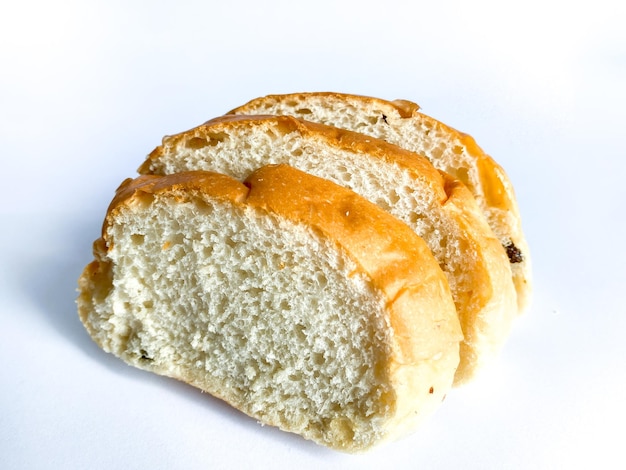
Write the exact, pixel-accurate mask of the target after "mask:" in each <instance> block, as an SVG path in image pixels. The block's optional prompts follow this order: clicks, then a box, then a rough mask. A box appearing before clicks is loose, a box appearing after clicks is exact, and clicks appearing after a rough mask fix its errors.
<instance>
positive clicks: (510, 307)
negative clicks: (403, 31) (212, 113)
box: [139, 115, 516, 385]
mask: <svg viewBox="0 0 626 470" xmlns="http://www.w3.org/2000/svg"><path fill="white" fill-rule="evenodd" d="M246 127H249V128H255V129H263V131H264V132H267V133H276V132H281V133H283V134H289V133H297V134H299V136H300V138H301V141H302V142H307V141H316V142H321V143H322V145H323V146H324V147H325V148H328V149H331V151H332V150H335V151H337V152H339V151H347V152H351V153H355V154H358V155H359V156H360V157H361V158H364V159H368V160H367V161H369V162H371V165H372V166H376V165H378V164H379V162H385V163H387V164H391V165H393V166H394V167H398V168H401V169H402V171H406V172H407V173H408V174H410V175H411V178H412V179H413V180H414V181H415V183H416V184H417V182H418V181H419V182H420V185H426V187H425V188H424V190H425V191H428V193H429V194H430V195H431V196H432V200H433V201H435V203H436V204H438V205H440V207H441V209H442V211H443V213H444V214H445V216H446V217H447V218H448V220H449V221H450V222H451V223H454V224H455V226H456V227H458V230H459V232H460V236H459V238H460V239H461V240H462V242H463V243H464V251H465V252H464V253H463V254H462V256H463V257H464V259H465V262H464V266H462V267H461V268H460V269H462V271H463V272H462V273H461V275H462V276H466V277H470V278H471V279H472V282H471V289H469V290H468V291H464V292H456V291H455V301H456V305H457V311H458V315H459V318H460V320H461V325H462V327H463V330H464V333H465V340H464V342H463V345H462V347H461V348H462V359H461V365H460V366H459V368H458V370H457V377H456V384H457V385H459V384H462V383H465V382H468V381H469V380H470V379H471V378H473V377H474V376H475V374H476V373H477V371H479V370H480V369H481V368H482V366H484V365H485V364H487V363H488V362H489V361H490V360H491V359H492V357H493V356H494V355H495V354H496V353H497V352H498V351H499V350H500V348H501V347H502V345H503V343H504V341H505V340H506V338H507V337H508V334H509V330H510V325H511V321H512V319H513V317H514V316H515V314H516V306H515V299H516V297H515V289H514V286H513V283H512V276H511V271H510V266H509V263H508V260H507V258H506V254H505V253H504V250H503V248H502V246H501V245H500V243H499V242H498V240H497V239H496V238H495V237H494V235H493V232H492V230H491V229H490V228H489V226H488V224H487V223H486V221H485V218H484V216H483V214H482V212H481V210H480V208H479V207H478V206H477V204H476V201H475V199H474V198H473V196H472V195H471V193H470V192H469V191H468V190H467V188H466V187H465V186H464V185H463V184H462V183H461V182H460V181H458V180H456V179H455V178H453V177H452V176H450V175H448V174H446V173H444V172H441V171H440V170H437V169H435V167H433V165H432V164H431V163H430V162H429V161H428V160H427V159H426V158H424V157H422V156H420V155H417V154H415V153H414V152H410V151H408V150H406V149H403V148H401V147H399V146H397V145H393V144H390V143H388V142H385V141H383V140H380V139H376V138H373V137H370V136H367V135H364V134H360V133H357V132H352V131H348V130H345V129H340V128H336V127H331V126H326V125H323V124H318V123H313V122H309V121H303V120H300V119H297V118H295V117H292V116H276V115H256V116H246V115H227V116H222V117H218V118H215V119H212V120H210V121H208V122H206V123H205V124H203V125H201V126H198V127H196V128H194V129H191V130H189V131H186V132H183V133H180V134H176V135H173V136H168V137H165V138H164V139H163V143H162V145H161V146H159V147H157V148H156V149H155V150H154V151H153V152H152V153H151V154H150V155H149V156H148V158H147V160H146V161H145V162H144V163H143V164H142V165H141V167H140V168H139V172H140V173H150V172H154V173H157V174H160V173H162V172H163V171H164V169H163V167H162V165H161V162H160V159H161V158H162V157H163V156H164V155H165V154H168V153H171V152H174V153H175V152H176V149H177V148H179V147H181V148H184V147H186V146H188V145H189V144H190V143H193V142H202V145H213V142H211V139H212V138H215V139H221V138H222V136H224V135H229V133H230V132H231V131H233V129H237V128H246ZM301 158H302V159H304V160H306V156H303V157H301ZM207 163H208V164H209V167H210V162H207ZM318 176H325V175H318ZM326 177H327V176H326ZM420 187H421V186H420ZM426 188H427V189H426ZM440 261H441V260H440ZM450 272H452V271H450ZM452 275H454V276H456V274H452Z"/></svg>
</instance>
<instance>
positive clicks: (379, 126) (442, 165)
mask: <svg viewBox="0 0 626 470" xmlns="http://www.w3.org/2000/svg"><path fill="white" fill-rule="evenodd" d="M230 113H231V114H284V115H293V116H296V117H298V118H301V119H306V120H308V121H313V122H319V123H323V124H328V125H332V126H336V127H340V128H344V129H349V130H353V131H357V132H361V133H363V134H366V135H370V136H373V137H377V138H380V139H383V140H386V141H388V142H391V143H393V144H396V145H399V146H401V147H404V148H406V149H408V150H411V151H413V152H416V153H419V154H420V155H424V156H425V157H427V158H428V159H429V160H430V161H431V162H432V163H433V165H434V166H435V167H436V168H438V169H440V170H442V171H445V172H447V173H449V174H451V175H453V176H454V177H456V178H458V179H459V180H461V181H462V182H463V183H464V184H465V185H466V186H467V187H468V188H469V190H470V191H471V192H472V194H473V195H474V197H475V198H476V200H477V202H478V204H479V206H480V208H481V209H482V211H483V213H484V214H485V216H486V217H487V221H488V223H489V225H490V227H491V229H492V230H493V231H494V233H495V234H496V236H497V237H498V239H499V240H500V243H501V244H502V245H503V246H504V247H505V249H506V252H507V254H508V257H509V260H510V263H511V271H512V275H513V280H514V283H515V288H516V291H517V304H518V310H519V312H520V313H521V312H523V311H524V310H525V309H526V308H527V307H528V305H529V303H530V300H531V296H532V279H531V277H532V273H531V261H530V252H529V249H528V244H527V242H526V239H525V237H524V234H523V231H522V226H521V220H520V214H519V209H518V205H517V201H516V198H515V193H514V190H513V186H512V184H511V182H510V180H509V178H508V176H507V175H506V173H505V172H504V170H503V169H502V168H501V167H500V165H498V164H497V163H496V162H495V161H494V160H493V159H492V158H491V157H490V156H488V155H487V154H485V152H484V151H483V150H482V149H481V148H480V147H479V146H478V145H477V144H476V142H475V140H474V139H473V138H472V137H471V136H469V135H467V134H464V133H461V132H458V131H457V130H455V129H453V128H451V127H449V126H447V125H445V124H443V123H442V122H439V121H437V120H436V119H433V118H432V117H430V116H428V115H425V114H423V113H421V112H420V111H419V106H418V105H417V104H415V103H412V102H410V101H406V100H395V101H386V100H382V99H378V98H372V97H365V96H358V95H350V94H342V93H329V92H314V93H291V94H284V95H269V96H266V97H261V98H257V99H254V100H252V101H250V102H248V103H247V104H245V105H243V106H241V107H239V108H236V109H234V110H233V111H231V112H230Z"/></svg>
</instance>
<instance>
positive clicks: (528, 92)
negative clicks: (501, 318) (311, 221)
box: [0, 0, 626, 469]
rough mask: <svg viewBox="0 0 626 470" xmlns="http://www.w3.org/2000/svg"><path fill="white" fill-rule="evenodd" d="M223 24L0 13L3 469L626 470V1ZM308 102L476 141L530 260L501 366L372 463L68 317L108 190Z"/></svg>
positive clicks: (24, 8)
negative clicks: (520, 310)
mask: <svg viewBox="0 0 626 470" xmlns="http://www.w3.org/2000/svg"><path fill="white" fill-rule="evenodd" d="M210 3H211V2H202V1H197V2H191V1H184V0H178V1H176V2H171V3H169V4H165V3H162V2H148V1H146V2H125V1H110V0H108V1H91V2H80V1H61V2H44V1H21V2H3V6H2V14H1V15H0V63H1V64H2V70H3V71H2V73H0V159H1V162H2V175H3V182H2V186H1V189H0V191H1V198H0V200H1V206H0V218H1V220H2V227H3V228H2V229H1V230H0V263H1V264H0V315H1V316H0V320H1V326H0V360H1V361H2V375H1V378H0V407H1V409H0V467H2V468H6V469H33V468H48V469H49V468H52V469H61V468H62V469H83V468H90V469H101V468H125V469H139V468H150V469H173V468H184V469H195V468H299V469H307V468H436V469H445V468H463V469H471V468H477V469H490V468H493V469H512V468H513V469H518V468H519V469H552V468H566V469H574V468H602V469H606V468H626V467H625V464H626V462H625V458H624V453H623V443H622V441H623V426H622V424H623V423H624V422H626V405H625V404H624V403H625V402H624V396H626V346H625V344H626V342H625V341H624V339H623V336H624V331H625V329H626V307H625V305H624V302H623V301H622V298H623V296H624V290H625V289H626V282H625V281H626V276H625V275H624V269H625V266H626V256H625V254H624V253H625V251H626V250H625V249H624V240H625V239H626V223H625V222H624V219H625V215H626V210H625V208H624V206H625V203H626V190H625V185H624V182H623V181H624V176H623V175H624V173H625V172H626V163H625V162H626V155H625V154H626V150H625V148H626V147H625V146H624V144H623V142H622V140H623V136H624V125H625V124H626V111H625V110H626V85H625V84H626V35H625V33H624V28H623V24H622V23H623V14H622V13H621V11H622V8H619V2H608V1H607V2H605V1H595V2H584V3H583V2H558V1H552V0H542V1H536V0H531V1H526V2H521V3H519V2H518V3H507V2H495V1H494V2H488V1H474V2H463V1H458V2H428V5H426V6H417V5H418V3H419V2H408V1H407V2H398V1H390V0H387V1H384V2H370V1H358V2H356V1H355V2H335V1H328V0H320V1H317V2H311V3H306V4H301V3H297V2H291V1H289V2H287V1H283V2H280V1H271V0H270V1H266V2H253V1H240V2H237V1H236V0H233V1H229V2H220V3H217V4H215V5H213V6H212V7H210V6H208V5H209V4H210ZM300 5H306V6H300ZM508 5H512V6H510V7H509V6H508ZM309 90H333V91H346V92H352V93H360V94H366V95H374V96H380V97H383V98H389V99H394V98H406V99H410V100H413V101H417V102H418V103H420V104H421V106H422V107H423V109H424V110H425V112H426V113H428V114H430V115H432V116H434V117H436V118H438V119H441V120H443V121H445V122H447V123H449V124H451V125H453V126H454V127H457V128H458V129H460V130H463V131H466V132H468V133H470V134H472V135H473V136H474V137H475V138H476V139H477V141H478V143H479V144H480V145H481V146H482V147H483V148H484V149H485V150H486V151H487V152H488V153H490V154H491V155H492V156H494V157H495V158H496V159H497V160H498V161H499V162H500V163H501V164H502V165H503V166H504V168H505V169H506V170H507V172H508V173H509V176H510V177H511V179H512V180H513V182H514V183H515V186H516V190H517V195H518V198H519V203H520V206H521V210H522V213H523V220H524V227H525V230H526V233H527V236H528V239H529V242H530V245H531V248H532V254H533V256H534V268H535V273H534V274H535V284H536V294H535V301H534V304H533V307H532V310H531V311H530V312H529V313H528V315H526V316H525V317H524V318H522V319H520V321H519V322H518V323H517V325H516V328H515V330H514V332H513V334H512V337H511V339H510V341H509V342H508V344H507V346H506V349H505V351H504V352H503V354H502V357H501V359H500V361H499V362H498V363H497V364H495V365H494V367H493V369H491V370H490V371H488V372H487V373H485V374H484V375H483V376H482V377H481V378H480V379H479V380H477V381H476V382H474V383H473V384H472V385H470V386H467V387H465V388H462V389H459V390H455V391H454V392H453V393H451V394H450V395H449V396H448V398H447V400H446V402H445V403H444V404H443V406H442V407H441V409H440V410H439V412H438V413H437V414H436V415H435V416H433V418H432V419H431V420H430V421H429V422H428V423H427V424H426V425H425V426H424V427H422V428H421V429H420V430H419V431H418V432H417V433H416V434H414V435H413V436H410V437H408V438H406V439H404V440H402V441H399V442H397V443H394V444H390V445H386V446H383V447H381V448H379V449H377V450H375V451H374V452H372V453H370V454H367V455H365V456H348V455H343V454H338V453H334V452H331V451H328V450H325V449H323V448H320V447H317V446H315V445H314V444H311V443H308V442H305V441H303V440H301V439H299V438H298V437H295V436H291V435H288V434H285V433H282V432H280V431H277V430H275V429H270V428H267V427H265V428H262V427H260V426H259V425H257V424H256V423H255V422H254V421H253V420H251V419H248V418H246V417H245V416H242V415H241V414H239V413H237V412H235V411H233V410H232V409H230V408H229V407H227V406H226V405H224V404H222V403H220V402H218V401H217V400H215V399H212V398H210V397H208V396H206V395H203V394H200V393H198V392H197V391H196V390H194V389H192V388H191V387H187V386H185V385H183V384H180V383H177V382H173V381H171V380H167V379H163V378H160V377H157V376H153V375H150V374H147V373H144V372H141V371H137V370H134V369H131V368H129V367H127V366H125V365H123V364H122V363H121V362H119V361H118V360H116V359H115V358H113V357H112V356H109V355H106V354H104V353H103V352H101V351H100V350H99V349H98V348H97V347H96V346H95V345H94V344H93V343H92V342H91V340H90V339H89V338H88V336H87V334H86V332H85V331H84V329H83V327H82V325H81V324H80V322H79V321H78V319H77V316H76V311H75V306H74V297H75V291H74V290H75V285H76V278H77V277H78V275H79V273H80V270H81V269H82V267H83V265H85V264H86V263H87V262H89V261H90V259H91V242H92V240H93V239H95V238H96V237H97V236H98V234H99V229H100V223H101V220H102V216H103V215H104V210H105V209H106V206H107V204H108V202H109V200H110V197H111V196H112V192H113V190H114V189H115V187H117V185H118V184H119V183H120V182H121V181H122V179H124V178H126V177H128V176H132V175H133V174H134V172H135V169H136V167H137V166H138V165H139V164H140V163H141V161H142V160H143V158H144V156H145V155H146V154H147V153H148V152H149V151H150V150H152V148H153V147H154V146H156V145H157V144H158V143H159V142H160V138H161V137H162V136H163V135H164V134H168V133H174V132H177V131H181V130H184V129H187V128H189V127H192V126H194V125H197V124H200V123H201V122H203V121H204V120H206V119H209V118H211V117H214V116H216V115H219V114H221V113H223V112H226V111H228V110H229V109H231V108H233V107H235V106H237V105H239V104H242V103H243V102H245V101H247V100H249V99H251V98H254V97H256V96H260V95H264V94H268V93H281V92H290V91H309Z"/></svg>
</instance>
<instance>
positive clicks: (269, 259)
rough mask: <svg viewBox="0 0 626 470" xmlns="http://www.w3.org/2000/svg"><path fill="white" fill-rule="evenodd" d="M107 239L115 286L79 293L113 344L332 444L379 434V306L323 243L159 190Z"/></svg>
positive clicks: (355, 445) (384, 413)
mask: <svg viewBox="0 0 626 470" xmlns="http://www.w3.org/2000/svg"><path fill="white" fill-rule="evenodd" d="M277 234H281V236H277ZM107 237H108V238H107V239H108V240H110V241H112V243H111V245H112V248H111V249H110V250H109V251H108V253H107V254H106V265H107V266H109V267H110V269H112V273H111V276H110V279H109V281H108V282H109V284H108V288H103V287H102V286H101V285H98V286H97V287H98V288H97V289H96V286H92V292H93V293H94V296H95V295H96V294H97V296H98V300H101V301H95V300H94V299H86V297H85V295H83V298H82V301H83V302H90V303H93V311H92V313H90V315H89V317H88V318H86V319H84V320H86V324H87V326H88V329H90V330H91V331H92V334H93V335H94V336H95V338H96V340H97V341H98V342H99V343H100V344H101V345H102V346H103V348H104V349H105V350H107V351H110V352H113V353H114V354H116V355H118V356H120V357H122V358H124V359H125V360H126V361H127V362H129V363H131V364H133V365H136V366H138V367H142V368H145V369H148V370H152V371H155V372H158V373H161V374H164V375H169V376H172V377H176V378H179V379H182V380H185V381H187V382H190V383H193V384H194V385H197V386H199V387H200V388H203V389H205V390H206V391H208V392H210V393H212V394H214V395H217V396H220V397H221V398H223V399H225V400H226V401H228V402H230V403H232V404H234V405H235V406H236V407H238V408H240V409H242V410H243V411H245V412H246V413H248V414H249V415H251V416H254V417H256V418H258V419H260V420H262V421H263V422H266V423H269V424H274V425H277V426H279V427H281V428H283V429H286V430H288V431H292V432H297V433H300V434H302V435H304V436H305V437H308V438H310V439H313V440H316V441H318V442H322V443H325V444H326V445H330V446H332V447H340V448H342V447H345V448H348V449H359V448H366V447H368V446H370V445H371V444H372V443H373V442H375V441H376V440H378V439H380V438H381V437H382V435H383V434H384V423H385V421H386V420H387V419H388V417H389V416H390V415H391V414H392V413H393V394H394V391H393V390H392V388H391V386H390V385H389V377H387V375H386V374H387V373H388V371H387V369H386V367H385V363H386V361H387V360H388V356H389V354H390V351H389V344H390V338H389V335H390V330H389V326H388V325H387V319H386V317H385V314H384V305H382V299H381V297H380V295H379V294H377V293H376V292H374V291H373V290H372V288H371V287H370V285H369V284H368V282H367V280H366V279H365V278H364V277H363V276H360V275H358V274H357V275H354V273H358V269H357V266H356V265H355V264H354V262H352V261H351V260H350V259H347V258H346V257H344V256H342V254H341V252H340V251H338V250H337V248H336V247H334V246H332V245H331V244H330V243H329V241H328V240H325V239H323V238H320V237H319V236H316V235H315V234H314V233H312V232H311V230H309V229H307V228H306V227H303V226H299V225H296V224H293V223H290V222H287V221H285V220H281V219H279V218H276V217H268V216H262V217H260V216H259V214H258V213H257V212H256V211H255V210H252V209H250V208H246V209H245V210H243V209H241V208H233V207H225V206H224V205H223V204H211V203H204V204H201V205H199V204H193V203H189V202H187V203H176V204H172V203H171V202H168V201H166V200H163V201H162V200H159V199H157V200H156V201H154V203H153V204H152V205H151V206H150V208H149V209H144V208H139V209H138V208H137V207H131V208H128V209H126V210H124V211H120V212H119V213H118V215H117V219H116V221H115V224H113V225H111V226H110V227H109V228H108V232H107ZM101 263H103V264H104V263H105V260H101ZM100 281H101V280H100ZM105 284H106V283H105ZM96 291H98V292H96ZM89 308H92V307H89ZM355 312H358V314H355Z"/></svg>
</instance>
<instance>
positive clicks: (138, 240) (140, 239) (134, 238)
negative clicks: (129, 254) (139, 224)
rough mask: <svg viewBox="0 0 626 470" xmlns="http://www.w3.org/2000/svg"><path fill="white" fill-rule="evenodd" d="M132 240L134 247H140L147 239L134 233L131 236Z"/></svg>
mask: <svg viewBox="0 0 626 470" xmlns="http://www.w3.org/2000/svg"><path fill="white" fill-rule="evenodd" d="M130 240H131V241H132V243H133V245H136V246H139V245H143V242H144V240H145V237H144V236H143V235H141V234H140V233H133V234H132V235H131V236H130Z"/></svg>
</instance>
